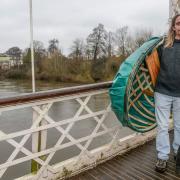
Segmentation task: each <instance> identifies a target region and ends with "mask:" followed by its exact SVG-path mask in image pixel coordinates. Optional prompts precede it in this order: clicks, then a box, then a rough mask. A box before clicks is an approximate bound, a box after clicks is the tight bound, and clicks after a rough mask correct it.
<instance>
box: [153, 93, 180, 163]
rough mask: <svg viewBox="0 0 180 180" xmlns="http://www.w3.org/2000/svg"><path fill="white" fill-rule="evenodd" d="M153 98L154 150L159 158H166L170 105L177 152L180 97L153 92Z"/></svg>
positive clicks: (179, 131) (179, 141)
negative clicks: (155, 131)
mask: <svg viewBox="0 0 180 180" xmlns="http://www.w3.org/2000/svg"><path fill="white" fill-rule="evenodd" d="M154 100H155V117H156V121H157V136H156V150H157V153H158V158H159V159H163V160H168V159H169V153H170V142H169V133H168V127H169V117H170V113H171V107H172V115H173V120H174V140H173V150H174V153H177V150H178V147H179V145H180V97H173V96H168V95H165V94H161V93H158V92H155V93H154Z"/></svg>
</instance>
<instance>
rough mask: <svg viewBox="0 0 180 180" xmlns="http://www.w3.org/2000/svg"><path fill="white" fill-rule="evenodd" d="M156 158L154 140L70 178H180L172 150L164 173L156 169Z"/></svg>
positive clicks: (77, 179) (85, 179)
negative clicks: (176, 170) (176, 171)
mask: <svg viewBox="0 0 180 180" xmlns="http://www.w3.org/2000/svg"><path fill="white" fill-rule="evenodd" d="M172 139H173V131H171V132H170V140H171V144H172ZM171 151H172V148H171ZM156 159H157V155H156V149H155V140H152V141H149V142H148V143H146V144H144V145H142V146H140V147H137V148H135V149H133V150H131V151H129V152H128V153H126V154H124V155H121V156H117V157H115V158H113V159H111V160H109V161H106V162H105V163H102V164H100V165H98V166H97V167H95V168H94V169H91V170H88V171H86V172H83V173H81V174H79V175H76V176H74V177H71V178H69V180H141V179H144V180H180V177H178V176H177V175H176V173H175V161H174V158H173V153H172V152H171V154H170V159H169V161H168V169H167V171H166V172H165V173H163V174H161V173H158V172H156V171H155V170H154V166H155V163H156Z"/></svg>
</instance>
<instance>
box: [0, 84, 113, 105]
mask: <svg viewBox="0 0 180 180" xmlns="http://www.w3.org/2000/svg"><path fill="white" fill-rule="evenodd" d="M111 85H112V81H108V82H101V83H94V84H88V85H81V86H74V87H65V88H61V89H55V90H48V91H41V92H36V93H26V94H22V95H18V96H12V97H5V98H0V107H2V106H8V105H14V104H21V103H28V102H32V101H35V100H45V99H49V98H55V97H60V96H66V95H73V94H79V93H82V92H89V91H94V90H100V89H107V88H110V87H111Z"/></svg>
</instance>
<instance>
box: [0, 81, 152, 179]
mask: <svg viewBox="0 0 180 180" xmlns="http://www.w3.org/2000/svg"><path fill="white" fill-rule="evenodd" d="M110 84H111V83H109V85H110ZM109 85H108V86H109ZM103 86H104V85H103ZM103 86H101V88H98V86H97V88H94V89H90V90H88V88H85V90H84V89H83V90H82V89H81V88H80V89H79V88H77V89H76V88H74V90H75V91H76V90H79V91H76V92H75V93H70V92H69V93H64V92H66V90H65V91H63V93H62V91H60V93H59V94H58V93H54V92H58V91H53V93H51V95H52V94H55V95H52V96H51V95H48V92H47V93H45V95H42V94H40V95H38V93H37V94H36V98H32V97H34V96H33V95H31V96H32V97H31V96H28V97H27V96H23V97H22V96H21V97H16V98H14V99H13V98H9V99H6V100H1V101H0V104H1V106H0V113H1V115H0V117H1V120H2V119H3V117H4V118H7V116H8V115H9V116H10V114H13V113H14V114H13V115H14V116H15V114H16V113H18V111H20V113H22V114H21V115H19V114H18V115H17V117H18V118H19V119H17V117H14V119H16V120H14V121H13V120H12V121H11V123H9V125H10V126H13V127H14V128H12V129H13V130H12V132H10V130H9V129H8V130H7V129H6V128H4V130H3V129H1V131H0V147H3V146H7V147H8V146H9V145H10V146H11V148H12V147H13V148H14V149H13V148H12V150H11V151H10V152H9V155H6V156H7V157H4V161H3V162H1V164H0V177H1V178H2V179H19V180H20V179H38V180H39V179H57V178H65V177H68V176H71V175H73V174H76V173H78V172H80V171H83V170H85V169H88V168H90V167H92V166H95V165H96V164H98V163H100V162H103V161H105V160H107V159H109V158H112V157H113V156H115V155H117V154H119V153H121V152H123V151H125V150H126V149H129V148H131V147H130V146H136V145H137V144H138V143H139V140H138V139H140V138H138V139H134V138H135V136H139V137H140V135H139V134H135V133H132V131H130V130H128V129H127V128H122V127H121V125H120V123H119V122H118V120H117V119H116V117H115V115H114V114H113V112H112V111H111V108H110V101H109V97H108V86H107V85H106V86H104V88H103ZM84 87H85V86H84ZM89 87H90V86H89ZM74 90H73V91H74ZM63 94H64V95H63ZM47 95H48V96H47ZM12 112H13V113H12ZM26 114H27V115H26ZM13 115H12V116H11V118H12V117H13ZM12 119H13V118H12ZM20 119H21V120H22V123H21V124H20V125H18V120H20ZM26 119H28V120H26ZM29 119H30V122H29ZM23 121H24V123H23ZM3 122H4V121H3ZM5 122H6V121H5ZM8 122H10V120H8ZM24 124H27V127H26V126H24ZM16 125H17V126H18V127H17V128H15V126H16ZM21 125H22V127H23V128H22V129H21V128H20V127H19V126H21ZM0 127H1V126H0ZM5 127H6V126H5ZM16 129H18V130H16ZM148 137H149V136H148ZM142 138H143V140H145V139H144V138H145V136H142V135H141V140H142ZM129 139H133V140H132V141H131V143H130V142H129ZM146 139H147V138H146ZM2 143H3V146H1V144H2ZM11 148H10V149H11ZM1 151H3V150H2V148H0V153H1V154H3V153H4V152H1ZM19 153H20V154H21V155H20V156H19V155H18V154H19ZM24 163H25V164H26V165H27V164H28V165H27V167H30V166H31V169H30V168H29V170H28V171H26V172H24V173H23V172H22V169H23V168H22V167H24V168H25V167H26V165H23V164H24ZM21 164H22V165H23V166H20V165H21ZM12 168H15V169H14V170H11V169H12ZM12 172H13V173H12ZM31 172H32V173H31ZM13 174H15V177H13ZM17 175H18V177H17ZM6 176H7V177H6Z"/></svg>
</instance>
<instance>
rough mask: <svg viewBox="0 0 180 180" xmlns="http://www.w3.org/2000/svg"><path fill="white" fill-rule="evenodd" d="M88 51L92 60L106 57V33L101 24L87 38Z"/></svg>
mask: <svg viewBox="0 0 180 180" xmlns="http://www.w3.org/2000/svg"><path fill="white" fill-rule="evenodd" d="M87 44H88V49H89V50H90V52H91V53H92V56H93V60H96V59H97V58H101V57H104V56H107V32H106V30H105V28H104V25H103V24H99V25H98V26H97V27H96V28H94V29H93V32H92V33H91V34H90V35H89V36H88V38H87Z"/></svg>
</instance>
